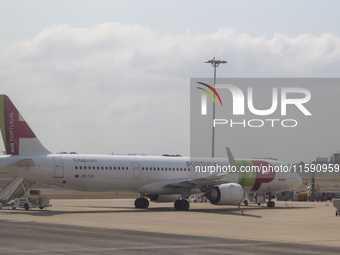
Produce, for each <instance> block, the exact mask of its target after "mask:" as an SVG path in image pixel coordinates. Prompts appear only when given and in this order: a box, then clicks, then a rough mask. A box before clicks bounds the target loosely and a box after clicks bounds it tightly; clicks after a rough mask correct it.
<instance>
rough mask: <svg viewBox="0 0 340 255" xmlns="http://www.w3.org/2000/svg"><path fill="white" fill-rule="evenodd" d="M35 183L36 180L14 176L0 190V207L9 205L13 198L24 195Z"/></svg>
mask: <svg viewBox="0 0 340 255" xmlns="http://www.w3.org/2000/svg"><path fill="white" fill-rule="evenodd" d="M33 184H34V181H30V180H27V179H24V178H20V177H15V178H13V180H12V181H11V182H9V183H8V184H7V185H6V186H5V187H3V188H2V190H0V208H1V207H3V206H6V205H8V203H9V202H10V201H11V200H13V199H15V198H19V197H22V196H23V195H24V194H25V193H26V191H27V190H28V189H29V188H30V187H32V185H33Z"/></svg>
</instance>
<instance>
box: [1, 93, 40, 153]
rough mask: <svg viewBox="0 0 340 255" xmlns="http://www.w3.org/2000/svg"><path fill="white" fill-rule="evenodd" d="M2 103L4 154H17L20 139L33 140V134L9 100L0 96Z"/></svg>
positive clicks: (4, 96)
mask: <svg viewBox="0 0 340 255" xmlns="http://www.w3.org/2000/svg"><path fill="white" fill-rule="evenodd" d="M1 97H3V98H1V99H2V100H0V101H2V102H3V121H4V123H2V125H4V130H5V134H2V135H3V138H4V139H5V144H6V152H7V154H13V155H17V154H19V142H20V141H19V140H20V138H35V137H36V136H35V134H34V133H33V131H32V130H31V128H30V127H29V126H28V125H27V123H26V122H25V120H24V119H23V118H22V117H21V115H20V114H19V112H18V110H17V109H16V108H15V106H14V105H13V103H12V102H11V100H10V99H9V98H8V97H7V96H6V95H3V96H1Z"/></svg>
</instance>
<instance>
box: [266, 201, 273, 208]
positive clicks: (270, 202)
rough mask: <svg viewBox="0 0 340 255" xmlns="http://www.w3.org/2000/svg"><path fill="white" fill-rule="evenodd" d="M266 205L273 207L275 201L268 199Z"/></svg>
mask: <svg viewBox="0 0 340 255" xmlns="http://www.w3.org/2000/svg"><path fill="white" fill-rule="evenodd" d="M267 206H268V207H275V202H274V201H268V203H267Z"/></svg>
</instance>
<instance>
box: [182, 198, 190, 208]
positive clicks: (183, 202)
mask: <svg viewBox="0 0 340 255" xmlns="http://www.w3.org/2000/svg"><path fill="white" fill-rule="evenodd" d="M181 201H182V203H181V209H182V211H188V210H189V207H190V204H189V201H188V200H185V199H184V200H181Z"/></svg>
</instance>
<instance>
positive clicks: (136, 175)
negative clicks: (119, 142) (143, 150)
mask: <svg viewBox="0 0 340 255" xmlns="http://www.w3.org/2000/svg"><path fill="white" fill-rule="evenodd" d="M132 167H133V178H140V167H139V164H138V163H132Z"/></svg>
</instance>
